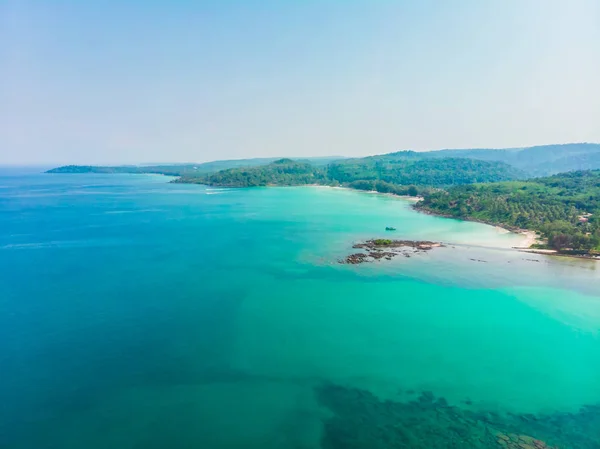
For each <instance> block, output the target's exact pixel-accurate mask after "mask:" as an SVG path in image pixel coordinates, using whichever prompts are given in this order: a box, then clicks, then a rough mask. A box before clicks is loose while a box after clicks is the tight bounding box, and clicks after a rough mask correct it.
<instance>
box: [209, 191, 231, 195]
mask: <svg viewBox="0 0 600 449" xmlns="http://www.w3.org/2000/svg"><path fill="white" fill-rule="evenodd" d="M204 193H205V194H206V195H223V194H224V193H227V192H221V191H218V192H211V191H209V190H207V191H206V192H204Z"/></svg>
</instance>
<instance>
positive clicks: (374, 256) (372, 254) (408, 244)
mask: <svg viewBox="0 0 600 449" xmlns="http://www.w3.org/2000/svg"><path fill="white" fill-rule="evenodd" d="M442 246H444V245H443V244H441V243H439V242H431V241H429V240H390V239H371V240H367V241H365V242H362V243H355V244H354V245H352V248H354V249H361V250H363V251H364V252H362V253H354V254H350V255H349V256H347V257H345V258H344V259H341V260H340V261H339V262H340V263H342V264H349V265H357V264H360V263H365V262H374V261H377V260H382V259H385V260H392V259H393V258H394V257H396V256H400V255H402V256H404V257H411V256H412V255H414V254H418V253H421V252H425V251H430V250H432V249H433V248H439V247H442Z"/></svg>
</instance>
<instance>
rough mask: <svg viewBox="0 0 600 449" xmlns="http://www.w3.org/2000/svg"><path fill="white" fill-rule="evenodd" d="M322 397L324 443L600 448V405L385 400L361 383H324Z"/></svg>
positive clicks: (419, 397)
mask: <svg viewBox="0 0 600 449" xmlns="http://www.w3.org/2000/svg"><path fill="white" fill-rule="evenodd" d="M316 393H317V398H318V400H319V402H320V403H321V404H322V405H324V406H325V407H327V408H328V409H330V410H331V412H332V413H333V416H332V417H330V418H328V419H327V420H326V422H325V430H324V434H323V442H322V443H323V444H322V445H323V448H325V449H359V448H361V449H362V448H369V449H384V448H385V449H392V448H398V449H434V448H435V449H598V448H600V405H590V406H585V407H582V408H581V409H580V410H579V412H577V413H553V414H537V415H533V414H514V413H498V412H495V411H485V410H483V411H482V410H475V409H474V408H473V407H471V406H470V405H469V404H470V401H468V400H466V401H465V406H464V407H458V406H452V405H449V404H448V403H447V401H446V400H445V399H444V398H439V397H435V396H434V394H433V393H431V392H427V391H425V392H421V393H414V400H410V401H407V402H396V401H390V400H385V401H383V400H380V399H379V398H377V397H376V396H374V395H373V394H372V393H370V392H368V391H365V390H360V389H356V388H348V387H343V386H339V385H334V384H325V385H322V386H320V387H318V388H317V389H316Z"/></svg>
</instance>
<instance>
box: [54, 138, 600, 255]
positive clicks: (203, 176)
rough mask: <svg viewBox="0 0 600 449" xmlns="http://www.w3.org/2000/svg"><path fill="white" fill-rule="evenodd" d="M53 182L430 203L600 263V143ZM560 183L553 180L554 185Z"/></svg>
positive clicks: (255, 162)
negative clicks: (324, 192) (168, 183)
mask: <svg viewBox="0 0 600 449" xmlns="http://www.w3.org/2000/svg"><path fill="white" fill-rule="evenodd" d="M48 173H133V174H142V173H150V174H152V173H154V174H163V175H169V176H174V177H176V179H174V180H173V181H172V182H176V183H188V184H189V183H192V184H205V185H210V186H221V187H259V186H301V185H329V186H343V187H348V188H353V189H358V190H366V191H376V192H380V193H389V194H394V195H408V196H414V197H416V196H420V197H422V200H421V201H419V202H418V203H417V204H416V205H415V208H416V209H417V210H420V211H423V212H427V213H433V214H436V215H441V216H447V217H453V218H459V219H466V220H474V221H480V222H483V223H488V224H493V225H497V226H502V227H504V228H506V229H510V230H513V231H515V230H524V229H526V230H531V231H535V232H537V233H539V235H540V237H541V239H540V241H542V242H543V243H538V244H537V245H536V246H535V247H536V248H538V249H552V250H554V251H557V252H558V253H560V254H568V255H579V256H587V257H597V256H600V144H591V143H580V144H564V145H546V146H537V147H529V148H518V149H497V150H492V149H469V150H439V151H429V152H415V151H398V152H395V153H389V154H383V155H377V156H369V157H364V158H346V159H344V158H340V157H325V158H302V159H298V160H294V159H289V158H283V159H281V158H279V159H278V158H266V159H265V158H263V159H244V160H231V161H215V162H208V163H203V164H165V165H146V166H113V167H99V166H76V165H69V166H63V167H58V168H55V169H52V170H49V171H48ZM548 175H551V176H548Z"/></svg>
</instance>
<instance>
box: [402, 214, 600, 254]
mask: <svg viewBox="0 0 600 449" xmlns="http://www.w3.org/2000/svg"><path fill="white" fill-rule="evenodd" d="M413 209H414V210H415V211H417V212H422V213H424V214H427V215H433V216H436V217H443V218H452V219H454V220H461V221H471V222H473V223H481V224H485V225H488V226H494V227H495V228H497V229H502V230H504V231H506V232H510V233H513V234H518V235H521V236H522V237H523V241H522V243H521V245H519V246H513V247H511V248H512V249H514V250H517V251H520V252H523V253H530V254H540V255H544V256H558V257H570V258H573V259H578V260H581V259H584V260H595V261H598V262H600V257H598V256H594V255H591V254H590V255H587V254H569V253H564V252H560V251H557V250H555V249H542V248H540V249H538V248H531V246H533V245H535V244H539V243H542V242H543V240H542V239H541V237H540V236H539V235H538V233H537V232H536V231H533V230H531V229H520V228H513V227H510V226H503V225H501V224H498V223H492V222H488V221H485V220H478V219H476V218H469V217H460V218H459V217H454V216H452V215H447V214H438V213H435V212H433V211H431V210H428V209H421V208H418V207H416V204H415V205H413Z"/></svg>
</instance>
